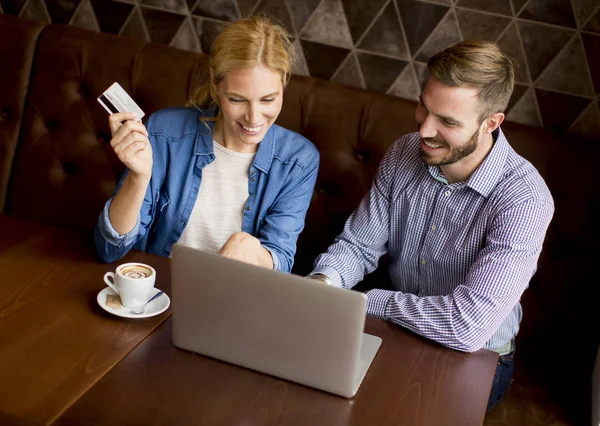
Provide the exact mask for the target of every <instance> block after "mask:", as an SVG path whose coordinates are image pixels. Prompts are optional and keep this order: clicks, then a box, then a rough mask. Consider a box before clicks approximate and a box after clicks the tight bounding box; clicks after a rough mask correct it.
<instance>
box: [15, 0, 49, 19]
mask: <svg viewBox="0 0 600 426" xmlns="http://www.w3.org/2000/svg"><path fill="white" fill-rule="evenodd" d="M19 16H20V17H21V18H23V19H29V20H30V21H42V22H47V23H50V22H51V20H50V17H49V16H48V12H47V11H46V5H45V4H44V2H43V0H29V2H28V3H27V4H26V5H25V7H24V8H23V9H22V10H21V14H20V15H19Z"/></svg>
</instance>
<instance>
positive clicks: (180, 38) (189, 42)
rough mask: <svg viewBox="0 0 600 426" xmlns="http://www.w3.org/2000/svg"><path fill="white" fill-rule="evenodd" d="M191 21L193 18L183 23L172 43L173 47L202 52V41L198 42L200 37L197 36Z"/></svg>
mask: <svg viewBox="0 0 600 426" xmlns="http://www.w3.org/2000/svg"><path fill="white" fill-rule="evenodd" d="M190 19H191V18H187V19H186V20H185V21H183V24H181V27H180V28H179V31H178V32H177V34H175V37H173V40H172V41H171V46H172V47H177V48H178V49H183V50H189V51H191V52H201V51H202V48H201V47H200V41H199V40H198V36H197V35H196V31H195V30H194V28H193V27H194V26H193V25H192V23H191V22H190Z"/></svg>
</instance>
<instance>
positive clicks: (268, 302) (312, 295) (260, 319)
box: [171, 244, 381, 398]
mask: <svg viewBox="0 0 600 426" xmlns="http://www.w3.org/2000/svg"><path fill="white" fill-rule="evenodd" d="M171 290H172V305H171V306H172V312H173V314H172V315H173V316H172V321H173V344H174V345H175V346H177V347H179V348H181V349H186V350H189V351H192V352H195V353H198V354H202V355H206V356H209V357H212V358H215V359H218V360H222V361H226V362H229V363H232V364H236V365H239V366H242V367H245V368H249V369H252V370H256V371H260V372H262V373H266V374H269V375H272V376H276V377H279V378H282V379H285V380H289V381H292V382H296V383H300V384H302V385H306V386H310V387H313V388H316V389H320V390H323V391H326V392H330V393H332V394H336V395H340V396H343V397H346V398H351V397H353V396H354V395H355V394H356V392H357V391H358V387H359V386H360V384H361V382H362V380H363V378H364V376H365V374H366V372H367V370H368V368H369V366H370V365H371V362H372V361H373V358H374V357H375V354H376V353H377V350H378V349H379V346H380V345H381V338H379V337H376V336H371V335H369V334H365V333H363V329H364V324H365V314H366V304H367V298H366V296H365V295H364V294H363V293H360V292H357V291H353V290H345V289H341V288H337V287H330V286H327V285H324V284H322V283H320V282H317V281H315V280H311V279H307V278H304V277H300V276H298V275H293V274H285V273H282V272H279V271H272V270H267V269H264V268H259V267H257V266H253V265H249V264H246V263H242V262H238V261H236V260H232V259H227V258H225V257H223V256H220V255H218V254H213V253H208V252H204V251H201V250H197V249H194V248H190V247H185V246H182V245H179V244H175V245H174V246H173V250H172V263H171Z"/></svg>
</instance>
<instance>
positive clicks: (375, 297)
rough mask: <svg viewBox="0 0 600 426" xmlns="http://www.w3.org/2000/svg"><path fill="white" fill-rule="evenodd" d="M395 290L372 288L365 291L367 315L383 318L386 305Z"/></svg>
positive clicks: (385, 312)
mask: <svg viewBox="0 0 600 426" xmlns="http://www.w3.org/2000/svg"><path fill="white" fill-rule="evenodd" d="M395 293H396V292H395V291H391V290H380V289H373V290H370V291H368V292H367V315H369V316H372V317H375V318H379V319H385V318H386V316H387V315H386V314H387V307H388V304H389V303H390V300H391V299H392V298H393V297H394V294H395Z"/></svg>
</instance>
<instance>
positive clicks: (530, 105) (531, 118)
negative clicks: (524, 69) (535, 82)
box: [506, 89, 541, 127]
mask: <svg viewBox="0 0 600 426" xmlns="http://www.w3.org/2000/svg"><path fill="white" fill-rule="evenodd" d="M506 120H507V121H513V122H515V123H521V124H528V125H530V126H536V127H540V126H541V123H540V119H539V117H538V112H537V106H536V101H535V97H534V94H533V89H528V90H527V92H526V93H525V94H524V95H523V96H522V97H521V99H520V100H519V101H518V102H517V103H516V104H515V105H514V106H513V107H512V108H511V110H510V112H509V113H508V114H507V115H506Z"/></svg>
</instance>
